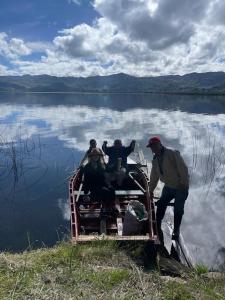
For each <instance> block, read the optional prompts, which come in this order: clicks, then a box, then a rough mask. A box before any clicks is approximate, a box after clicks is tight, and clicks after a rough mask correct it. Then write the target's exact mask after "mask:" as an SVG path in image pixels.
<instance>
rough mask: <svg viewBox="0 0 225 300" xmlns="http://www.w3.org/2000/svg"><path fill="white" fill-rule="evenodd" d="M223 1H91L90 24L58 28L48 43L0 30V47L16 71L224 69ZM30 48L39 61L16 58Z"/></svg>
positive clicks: (153, 72) (142, 73) (100, 72)
mask: <svg viewBox="0 0 225 300" xmlns="http://www.w3.org/2000/svg"><path fill="white" fill-rule="evenodd" d="M78 2H79V3H80V1H78ZM223 5H224V4H223V2H222V0H209V1H205V0H204V1H203V0H199V1H194V0H184V1H180V0H170V1H168V0H118V1H114V0H107V1H106V0H95V1H94V2H93V7H94V8H95V9H96V11H97V12H98V13H99V14H100V15H101V17H99V18H97V19H96V20H94V21H93V24H92V25H88V24H84V23H83V24H79V25H77V26H74V27H72V28H67V29H62V30H61V31H60V32H59V34H58V35H57V36H55V38H54V39H53V41H52V43H51V44H50V43H48V44H46V43H39V44H38V43H36V44H35V43H31V42H24V41H22V40H20V39H17V38H15V37H14V38H12V39H9V38H8V37H7V36H6V35H4V34H3V35H2V36H0V46H1V47H0V49H1V50H0V51H1V54H2V55H5V56H6V57H7V58H8V59H10V60H11V63H13V64H15V67H16V71H17V72H18V73H20V74H25V73H30V74H43V73H45V74H49V75H56V76H67V75H70V76H90V75H107V74H113V73H119V72H125V73H128V74H131V75H137V76H147V75H167V74H185V73H190V72H206V71H224V61H225V51H224V49H225V28H224V18H223V9H221V7H223ZM115 12H116V13H115ZM31 52H32V53H33V52H34V53H35V52H43V55H42V57H41V58H40V59H39V61H37V60H35V61H32V60H29V61H26V60H25V58H24V57H22V58H21V56H24V55H27V54H29V53H31ZM53 62H54V66H53V65H52V63H53Z"/></svg>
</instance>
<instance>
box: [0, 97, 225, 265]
mask: <svg viewBox="0 0 225 300" xmlns="http://www.w3.org/2000/svg"><path fill="white" fill-rule="evenodd" d="M0 112H1V113H0V205H1V210H0V250H10V251H22V250H24V249H27V248H31V247H32V248H37V247H42V246H52V245H54V244H56V243H57V241H59V240H61V239H62V238H63V237H64V236H65V235H68V234H69V230H70V226H69V210H68V180H69V177H70V176H71V174H72V172H73V170H74V169H75V168H76V167H77V166H78V164H79V161H80V159H81V158H82V156H83V155H84V152H85V150H86V149H87V148H88V145H89V140H90V139H91V138H95V139H96V140H97V142H98V145H99V146H101V145H102V142H103V141H104V140H107V141H108V144H111V143H112V142H113V140H114V139H116V138H120V139H122V141H123V143H124V144H125V145H128V144H129V143H130V141H131V140H132V139H136V140H137V144H138V145H137V147H138V148H139V149H142V150H143V152H144V155H145V158H146V159H147V160H149V161H150V160H151V159H152V154H151V152H150V151H149V150H148V149H147V148H146V143H147V140H148V139H149V136H152V135H157V136H160V137H161V139H162V142H163V144H164V145H165V146H167V147H171V148H175V149H178V150H180V152H181V154H182V155H183V157H184V159H185V161H186V163H187V164H188V166H189V170H190V175H191V187H190V193H189V197H188V200H187V202H186V205H185V215H184V218H183V223H182V228H181V230H182V234H183V237H184V240H185V242H186V244H187V247H188V249H189V251H190V253H191V255H192V257H193V259H194V260H195V261H196V262H198V263H204V264H206V265H208V266H213V265H214V266H215V265H217V266H219V267H221V266H222V265H223V264H224V262H225V239H224V236H225V233H224V231H225V229H224V228H225V168H224V166H225V97H217V96H193V95H190V96H184V95H154V94H125V95H124V94H123V95H122V94H110V95H109V94H101V95H99V94H83V95H79V94H0Z"/></svg>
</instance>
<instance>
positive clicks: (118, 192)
mask: <svg viewBox="0 0 225 300" xmlns="http://www.w3.org/2000/svg"><path fill="white" fill-rule="evenodd" d="M115 194H116V196H127V195H144V193H143V192H142V191H141V190H116V191H115Z"/></svg>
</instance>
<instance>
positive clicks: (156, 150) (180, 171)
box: [146, 136, 189, 243]
mask: <svg viewBox="0 0 225 300" xmlns="http://www.w3.org/2000/svg"><path fill="white" fill-rule="evenodd" d="M146 147H149V148H150V149H151V151H152V152H153V154H154V157H153V160H152V170H151V174H150V184H149V191H150V195H151V196H152V197H153V196H154V190H155V188H156V186H157V184H158V181H159V180H161V181H162V182H163V183H164V187H163V190H162V194H161V197H160V199H159V201H158V202H157V212H156V221H157V227H158V233H159V239H160V241H161V242H162V243H164V241H163V232H162V229H161V224H162V219H163V217H164V215H165V212H166V208H167V206H168V204H169V203H170V202H171V200H173V199H174V231H173V235H172V239H174V240H177V239H178V238H179V234H180V225H181V221H182V217H183V214H184V204H185V201H186V199H187V197H188V190H189V174H188V168H187V166H186V164H185V162H184V160H183V158H182V156H181V155H180V152H179V151H177V150H172V149H168V148H166V147H164V146H163V145H162V143H161V141H160V139H159V138H158V137H156V136H155V137H152V138H150V139H149V141H148V144H147V146H146Z"/></svg>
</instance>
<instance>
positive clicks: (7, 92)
mask: <svg viewBox="0 0 225 300" xmlns="http://www.w3.org/2000/svg"><path fill="white" fill-rule="evenodd" d="M0 94H71V95H107V94H112V95H141V94H154V95H187V96H188V95H189V96H191V95H193V96H225V93H203V92H131V91H130V92H122V91H121V92H113V91H112V92H110V91H104V92H97V91H96V92H94V91H90V92H81V91H80V92H79V91H68V92H67V91H63V92H62V91H54V92H49V91H43V92H35V91H34V92H29V91H0Z"/></svg>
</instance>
